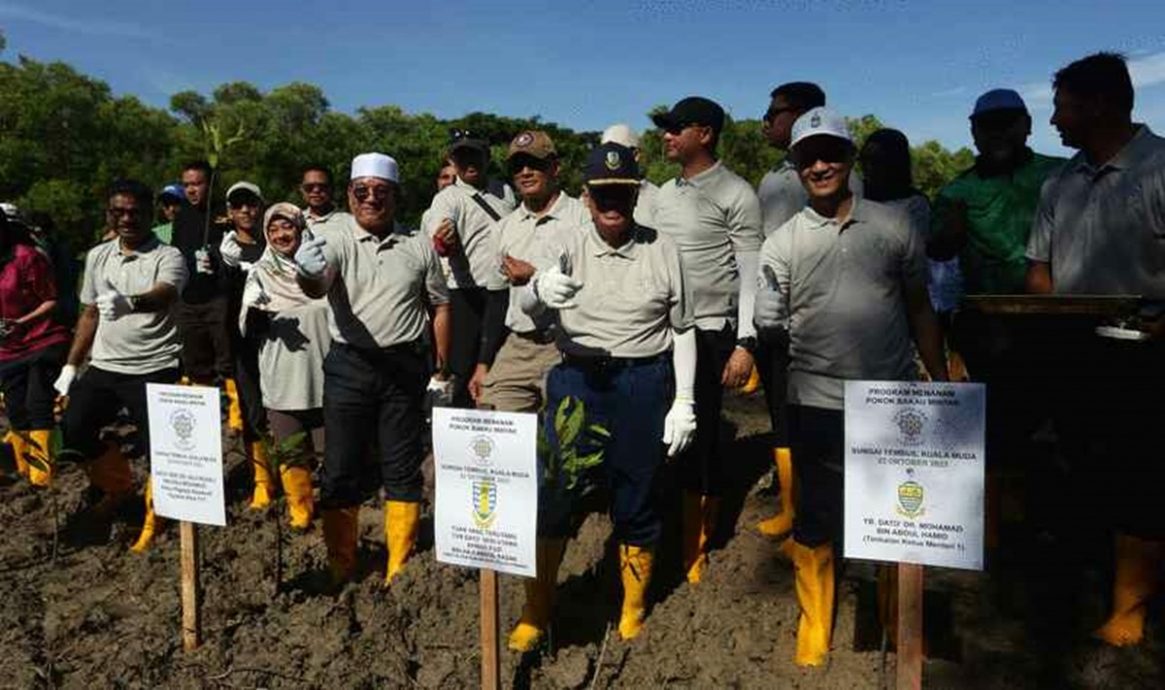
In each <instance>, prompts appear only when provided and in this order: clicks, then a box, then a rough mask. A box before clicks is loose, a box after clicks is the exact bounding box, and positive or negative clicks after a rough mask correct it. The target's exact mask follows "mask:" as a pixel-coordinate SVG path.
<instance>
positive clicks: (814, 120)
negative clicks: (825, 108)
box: [809, 113, 821, 127]
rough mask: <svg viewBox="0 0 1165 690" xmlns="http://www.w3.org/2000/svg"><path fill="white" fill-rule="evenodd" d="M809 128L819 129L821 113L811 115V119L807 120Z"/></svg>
mask: <svg viewBox="0 0 1165 690" xmlns="http://www.w3.org/2000/svg"><path fill="white" fill-rule="evenodd" d="M809 126H810V127H820V126H821V113H813V117H811V118H809Z"/></svg>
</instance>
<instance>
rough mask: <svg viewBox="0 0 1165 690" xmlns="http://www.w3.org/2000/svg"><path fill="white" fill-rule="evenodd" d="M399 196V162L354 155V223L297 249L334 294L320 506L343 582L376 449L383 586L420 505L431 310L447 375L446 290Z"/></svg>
mask: <svg viewBox="0 0 1165 690" xmlns="http://www.w3.org/2000/svg"><path fill="white" fill-rule="evenodd" d="M399 194H400V178H399V173H398V168H397V163H396V161H395V160H394V159H392V158H391V157H389V156H386V155H384V154H383V153H364V154H361V155H359V156H356V157H355V158H354V159H353V160H352V177H351V182H349V184H348V208H349V209H351V213H352V216H351V219H350V220H349V221H348V222H347V224H346V225H344V226H338V227H334V228H329V229H328V230H325V231H324V232H321V233H320V234H319V235H318V236H315V237H311V238H307V239H305V240H304V242H303V243H302V245H301V246H300V248H299V250H298V251H297V252H296V254H295V262H296V265H297V271H298V280H299V284H300V287H302V288H303V291H304V293H305V294H307V295H308V296H309V297H322V296H324V295H327V298H328V305H329V314H328V316H329V322H328V326H329V331H330V332H331V336H332V347H331V349H330V351H329V352H328V355H327V358H326V359H325V360H324V426H325V427H326V428H327V430H328V443H327V447H326V449H325V452H324V471H323V482H322V487H321V492H320V507H321V509H322V513H323V523H324V540H325V542H326V543H327V547H328V562H329V567H330V569H331V572H332V578H333V582H334V583H337V584H338V583H341V582H343V581H345V580H347V579H349V578H350V577H351V576H352V574H353V572H354V568H355V565H356V534H357V515H358V511H359V506H360V503H361V502H363V500H364V499H365V498H366V497H367V496H368V494H369V493H370V487H366V486H362V485H361V478H362V477H363V476H365V472H364V471H363V468H362V467H361V465H362V464H363V463H364V462H366V459H367V458H368V456H369V454H368V449H369V448H375V453H376V455H377V460H378V461H379V463H380V474H381V478H382V480H383V484H384V493H385V498H386V503H385V509H384V513H385V515H384V519H385V542H386V544H387V545H388V567H387V572H386V575H385V583H386V584H387V583H388V582H389V581H391V580H392V579H393V578H394V577H395V576H396V575H397V573H398V572H400V570H401V569H402V568H403V567H404V564H405V561H406V560H407V559H408V557H409V555H410V554H411V553H412V550H413V547H414V545H415V544H416V537H417V526H418V524H419V520H420V513H421V503H420V501H421V491H422V478H421V469H420V468H421V458H422V443H421V442H422V436H421V435H422V429H423V427H424V415H423V412H422V402H423V400H424V398H425V396H426V389H427V385H426V384H428V385H429V386H431V385H432V383H431V381H430V374H431V373H432V370H433V364H432V359H431V357H430V355H431V354H432V353H430V351H429V345H428V343H427V342H426V331H427V329H428V319H429V317H428V313H427V311H428V309H432V310H433V324H432V325H433V334H434V337H433V341H434V345H435V349H436V353H435V363H436V370H437V373H436V374H435V375H434V378H436V379H444V378H445V370H446V362H447V358H448V356H449V340H450V330H449V290H448V287H447V286H446V284H445V279H444V276H443V275H442V274H441V268H440V264H439V262H438V259H437V254H436V253H435V252H434V251H433V247H432V245H431V243H430V241H429V239H428V238H427V237H426V236H424V235H422V234H419V233H414V232H410V231H408V230H406V229H405V228H403V227H402V226H401V225H400V224H399V223H397V222H396V221H395V219H394V215H395V211H396V203H397V199H398V197H399Z"/></svg>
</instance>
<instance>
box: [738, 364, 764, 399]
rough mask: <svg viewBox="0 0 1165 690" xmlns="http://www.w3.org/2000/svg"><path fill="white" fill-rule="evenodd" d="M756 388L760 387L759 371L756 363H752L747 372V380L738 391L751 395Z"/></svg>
mask: <svg viewBox="0 0 1165 690" xmlns="http://www.w3.org/2000/svg"><path fill="white" fill-rule="evenodd" d="M758 388H760V372H759V371H757V370H756V365H753V367H752V371H751V372H749V374H748V380H747V381H745V382H744V385H743V386H741V387H740V392H741V393H744V394H745V395H752V394H753V393H755V392H756V391H757V389H758Z"/></svg>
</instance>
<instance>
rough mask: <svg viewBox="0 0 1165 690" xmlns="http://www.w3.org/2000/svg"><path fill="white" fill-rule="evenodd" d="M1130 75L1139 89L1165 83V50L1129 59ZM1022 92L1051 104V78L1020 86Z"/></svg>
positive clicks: (1024, 95) (1027, 97)
mask: <svg viewBox="0 0 1165 690" xmlns="http://www.w3.org/2000/svg"><path fill="white" fill-rule="evenodd" d="M1129 76H1130V77H1132V80H1133V87H1134V88H1138V89H1140V88H1145V87H1147V86H1155V85H1156V84H1162V83H1165V51H1161V52H1157V53H1148V54H1144V55H1140V56H1137V57H1134V58H1132V59H1131V60H1129ZM1020 93H1022V94H1023V97H1024V98H1025V99H1027V100H1028V101H1029V102H1031V103H1035V104H1050V103H1051V102H1052V84H1051V80H1050V79H1049V80H1048V81H1046V82H1035V83H1032V84H1027V85H1026V86H1023V87H1021V88H1020Z"/></svg>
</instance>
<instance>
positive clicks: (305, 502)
mask: <svg viewBox="0 0 1165 690" xmlns="http://www.w3.org/2000/svg"><path fill="white" fill-rule="evenodd" d="M279 480H280V482H281V483H282V484H283V494H284V495H285V496H286V497H287V515H288V517H289V518H290V519H291V527H292V529H299V530H304V529H307V528H308V527H311V518H312V514H313V513H314V512H315V501H314V499H313V497H312V486H311V470H309V469H308V468H306V467H300V466H298V465H284V466H283V467H280V468H279Z"/></svg>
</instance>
